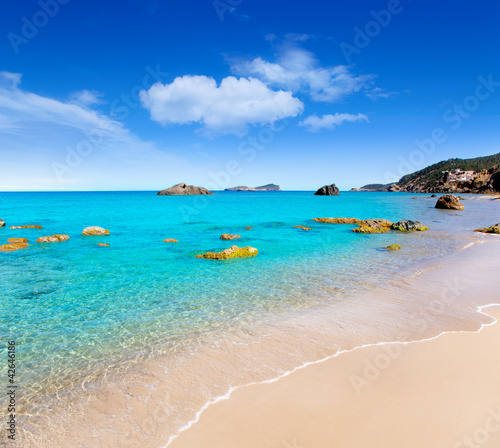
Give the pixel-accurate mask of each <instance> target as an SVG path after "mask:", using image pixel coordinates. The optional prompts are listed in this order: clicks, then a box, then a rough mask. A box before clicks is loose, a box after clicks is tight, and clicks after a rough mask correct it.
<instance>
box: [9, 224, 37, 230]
mask: <svg viewBox="0 0 500 448" xmlns="http://www.w3.org/2000/svg"><path fill="white" fill-rule="evenodd" d="M10 228H11V229H13V230H15V229H43V227H42V226H37V225H29V226H10Z"/></svg>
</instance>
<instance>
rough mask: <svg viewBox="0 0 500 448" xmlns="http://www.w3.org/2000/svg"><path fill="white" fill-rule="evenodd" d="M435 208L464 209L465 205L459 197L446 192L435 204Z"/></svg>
mask: <svg viewBox="0 0 500 448" xmlns="http://www.w3.org/2000/svg"><path fill="white" fill-rule="evenodd" d="M435 208H441V209H446V210H463V209H464V205H463V204H462V203H461V202H460V201H459V199H458V198H457V197H456V196H454V195H452V194H445V195H444V196H441V197H440V198H439V199H438V200H437V202H436V205H435Z"/></svg>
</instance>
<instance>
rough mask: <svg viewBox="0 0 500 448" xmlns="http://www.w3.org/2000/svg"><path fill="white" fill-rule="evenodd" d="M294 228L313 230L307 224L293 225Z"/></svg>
mask: <svg viewBox="0 0 500 448" xmlns="http://www.w3.org/2000/svg"><path fill="white" fill-rule="evenodd" d="M293 228H294V229H302V230H311V228H310V227H306V226H293Z"/></svg>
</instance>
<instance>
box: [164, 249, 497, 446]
mask: <svg viewBox="0 0 500 448" xmlns="http://www.w3.org/2000/svg"><path fill="white" fill-rule="evenodd" d="M498 244H500V242H499V241H494V240H493V239H491V241H488V242H487V243H486V244H475V245H474V246H476V249H489V253H490V256H489V257H487V258H486V259H484V260H483V261H482V262H481V261H480V260H478V258H477V257H476V258H475V259H473V260H472V262H471V263H470V264H469V266H470V269H469V275H468V276H467V277H464V271H463V268H464V263H462V265H461V264H460V263H455V264H452V265H451V266H450V265H449V266H448V267H447V268H446V269H445V268H441V269H438V270H437V271H435V272H432V273H426V274H424V275H423V276H421V278H419V279H418V280H423V281H426V280H428V279H424V277H425V276H429V275H430V276H431V277H432V276H434V277H435V276H436V274H437V275H439V274H442V273H443V270H445V271H446V273H447V275H448V279H442V280H443V282H444V283H445V282H446V280H449V279H450V278H451V277H452V276H457V275H459V276H461V278H462V279H463V281H464V283H463V285H462V287H463V291H464V293H465V294H475V296H476V298H477V297H478V296H479V295H481V297H482V300H484V301H485V302H486V303H484V304H483V305H477V308H476V310H477V314H478V315H481V316H482V320H483V322H482V323H481V324H479V328H477V329H469V330H451V331H443V332H442V333H440V334H438V335H435V336H433V337H430V338H426V339H422V340H416V341H408V342H382V343H376V344H368V345H364V346H359V347H356V348H354V349H352V350H345V351H341V352H338V353H336V354H335V355H333V356H329V357H327V358H325V359H323V360H319V361H316V362H310V363H306V364H304V365H302V366H300V367H298V368H296V369H294V370H293V371H290V372H286V373H285V374H283V375H282V376H280V377H278V378H275V379H272V380H268V381H264V382H260V383H255V384H250V385H246V386H242V387H238V388H234V389H233V390H231V391H229V392H228V393H227V394H226V395H225V396H222V397H219V398H218V399H217V400H214V402H213V403H207V405H206V406H205V407H204V408H203V409H202V410H201V411H199V412H198V414H197V416H196V418H195V419H194V420H192V421H191V422H190V423H189V424H188V425H186V426H185V427H184V428H183V429H182V430H181V431H180V433H179V434H178V435H176V436H173V437H171V438H170V440H169V441H168V442H167V444H166V445H164V447H170V448H187V447H190V448H196V447H200V448H201V447H214V448H215V447H218V448H222V447H228V448H229V447H233V446H239V447H244V448H257V447H263V446H276V447H294V448H299V447H300V448H303V447H313V446H314V447H325V448H326V447H329V448H331V447H334V446H356V447H360V448H361V447H367V448H368V447H370V448H373V447H384V448H385V447H394V448H395V447H400V446H405V447H415V448H417V447H421V446H427V447H436V448H437V447H439V448H441V447H444V446H450V447H455V448H461V447H462V446H464V447H465V446H470V445H466V443H467V441H468V440H469V441H470V440H476V443H478V444H480V445H481V446H491V447H493V446H495V447H496V446H498V444H499V443H500V387H499V386H498V382H497V381H496V379H497V374H496V372H498V369H499V368H500V355H499V354H498V350H497V349H496V347H497V346H498V342H499V341H500V325H499V324H498V320H499V319H500V304H499V303H500V297H498V293H496V291H498V286H500V285H499V284H498V281H497V282H495V281H493V282H491V283H485V282H484V280H485V279H487V278H488V277H489V278H490V279H491V278H492V277H491V275H492V274H494V272H495V269H497V270H498V268H499V267H500V260H497V259H495V257H494V256H492V251H493V252H495V251H496V250H497V249H496V248H497V247H498ZM474 246H472V247H474ZM478 246H479V247H478ZM481 246H483V247H481ZM488 246H489V247H488ZM467 249H469V248H466V249H464V250H467ZM476 252H477V251H476ZM480 252H483V255H484V254H485V253H486V251H485V250H480V251H479V253H480ZM492 261H496V264H491V262H492ZM465 264H467V263H465ZM450 268H451V269H450ZM493 279H494V277H493ZM481 284H482V287H480V288H478V285H481ZM471 298H472V297H471ZM377 362H378V364H377ZM457 391H460V393H457ZM492 421H493V423H495V422H496V424H498V426H494V425H493V424H492ZM388 422H390V423H388ZM485 425H486V426H488V427H486V428H484V427H485ZM495 428H496V429H495Z"/></svg>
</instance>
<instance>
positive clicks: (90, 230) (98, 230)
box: [82, 226, 110, 236]
mask: <svg viewBox="0 0 500 448" xmlns="http://www.w3.org/2000/svg"><path fill="white" fill-rule="evenodd" d="M109 233H110V232H109V230H107V229H103V228H102V227H97V226H90V227H85V229H83V232H82V235H86V236H87V235H109Z"/></svg>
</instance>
